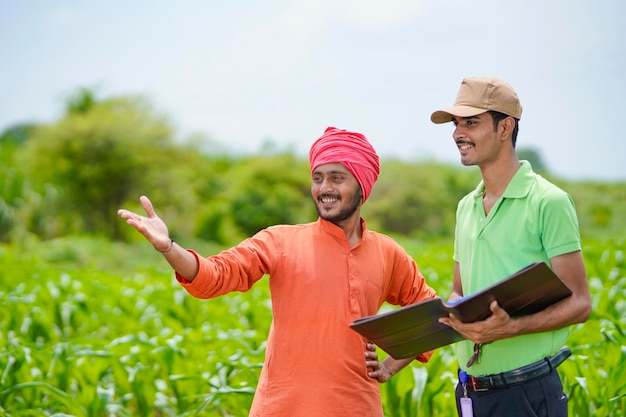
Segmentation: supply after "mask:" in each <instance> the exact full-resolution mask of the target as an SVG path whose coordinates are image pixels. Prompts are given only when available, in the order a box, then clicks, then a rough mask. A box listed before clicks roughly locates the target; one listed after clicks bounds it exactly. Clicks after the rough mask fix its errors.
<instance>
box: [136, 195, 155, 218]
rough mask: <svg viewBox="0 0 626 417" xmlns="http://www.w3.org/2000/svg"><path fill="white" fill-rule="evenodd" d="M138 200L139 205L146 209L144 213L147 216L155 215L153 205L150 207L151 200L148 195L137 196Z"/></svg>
mask: <svg viewBox="0 0 626 417" xmlns="http://www.w3.org/2000/svg"><path fill="white" fill-rule="evenodd" d="M139 201H141V205H142V206H143V209H144V210H145V211H146V214H147V215H148V217H149V218H152V217H155V216H156V213H155V212H154V207H152V202H151V201H150V199H149V198H148V197H146V196H145V195H142V196H141V197H139Z"/></svg>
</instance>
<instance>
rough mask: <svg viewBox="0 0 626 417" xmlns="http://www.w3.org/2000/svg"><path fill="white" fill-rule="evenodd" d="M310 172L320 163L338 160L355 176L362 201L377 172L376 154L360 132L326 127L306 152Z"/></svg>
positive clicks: (370, 190)
mask: <svg viewBox="0 0 626 417" xmlns="http://www.w3.org/2000/svg"><path fill="white" fill-rule="evenodd" d="M309 161H310V164H311V173H312V172H313V171H315V169H316V168H317V167H318V166H320V165H324V164H331V163H335V162H341V163H342V164H343V165H345V167H346V168H348V170H350V172H351V173H352V175H354V176H355V178H356V179H357V181H358V182H359V184H360V185H361V190H363V203H365V201H366V200H367V198H368V197H369V195H370V193H371V192H372V188H374V183H375V182H376V180H377V179H378V174H379V173H380V163H379V160H378V155H377V154H376V151H375V150H374V148H373V147H372V145H371V144H370V143H369V142H368V141H367V139H366V138H365V136H363V135H362V134H360V133H355V132H348V131H346V130H341V129H337V128H336V127H329V128H327V129H326V130H325V131H324V134H323V135H322V137H320V138H319V139H318V140H316V141H315V143H313V145H312V146H311V150H310V151H309Z"/></svg>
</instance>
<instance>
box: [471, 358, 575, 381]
mask: <svg viewBox="0 0 626 417" xmlns="http://www.w3.org/2000/svg"><path fill="white" fill-rule="evenodd" d="M571 354H572V351H571V350H570V349H569V348H563V349H561V350H560V351H559V353H557V354H556V355H554V356H550V357H547V358H545V359H543V360H540V361H538V362H535V363H531V364H530V365H526V366H522V367H521V368H517V369H514V370H512V371H508V372H502V373H500V374H493V375H487V376H471V375H468V376H467V385H469V386H470V387H472V389H473V390H474V391H489V390H493V389H499V388H506V387H509V386H511V385H517V384H521V383H524V382H528V381H532V380H533V379H537V378H541V377H543V376H546V375H548V374H549V373H550V372H552V371H553V370H554V369H555V368H556V367H557V366H559V365H560V364H561V363H563V361H565V359H567V358H568V357H569V356H570V355H571Z"/></svg>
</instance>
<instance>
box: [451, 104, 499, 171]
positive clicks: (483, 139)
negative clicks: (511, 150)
mask: <svg viewBox="0 0 626 417" xmlns="http://www.w3.org/2000/svg"><path fill="white" fill-rule="evenodd" d="M452 122H453V123H454V125H455V129H454V133H453V135H452V137H453V138H454V141H455V142H456V145H457V147H458V148H459V152H460V153H461V163H462V164H463V165H466V166H468V165H478V166H485V165H487V164H489V163H492V162H495V161H496V160H497V159H498V157H499V155H500V154H501V152H503V150H504V149H505V144H506V143H510V142H511V141H510V140H508V142H507V138H506V137H505V136H504V133H505V132H506V130H505V129H503V125H504V124H503V123H502V122H500V123H499V124H498V128H497V129H494V126H493V118H492V116H491V115H490V114H489V113H482V114H479V115H477V116H471V117H458V116H454V117H453V119H452Z"/></svg>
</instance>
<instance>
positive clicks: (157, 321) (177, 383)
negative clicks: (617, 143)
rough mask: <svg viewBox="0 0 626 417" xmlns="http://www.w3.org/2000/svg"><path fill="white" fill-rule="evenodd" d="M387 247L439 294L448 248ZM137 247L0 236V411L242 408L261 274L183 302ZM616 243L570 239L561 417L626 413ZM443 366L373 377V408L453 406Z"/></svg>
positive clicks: (258, 348)
mask: <svg viewBox="0 0 626 417" xmlns="http://www.w3.org/2000/svg"><path fill="white" fill-rule="evenodd" d="M401 243H402V245H403V246H404V247H405V248H407V251H409V253H410V254H411V255H412V256H414V258H415V259H416V260H417V261H418V264H419V265H420V268H421V270H422V272H423V273H424V275H425V276H426V277H427V279H428V280H429V282H430V284H431V285H432V286H433V287H434V288H435V289H436V290H438V291H439V292H440V293H441V295H442V296H443V297H447V295H448V293H449V291H450V285H451V284H450V277H451V271H452V262H451V260H450V254H451V246H450V244H436V243H428V242H415V241H409V240H406V241H401ZM147 246H149V245H147V244H143V245H124V244H119V243H116V244H113V243H110V242H108V241H106V240H101V239H95V238H93V239H92V238H65V239H59V240H54V241H49V242H46V243H30V244H28V245H25V246H23V247H19V248H18V247H15V246H0V263H1V265H2V268H1V274H2V275H1V278H0V303H1V309H0V416H53V415H56V416H77V417H78V416H81V417H82V416H133V417H134V416H140V417H141V416H196V415H197V416H201V415H202V416H246V415H247V410H248V408H249V406H250V403H251V400H252V395H253V393H254V389H255V386H256V381H257V378H258V375H259V372H260V368H261V364H262V362H263V355H264V347H265V338H266V335H267V332H268V329H269V325H270V320H271V310H270V303H269V294H268V288H267V280H262V282H261V283H260V284H259V285H257V286H256V287H255V288H253V290H252V291H250V292H248V293H245V294H240V293H237V294H231V295H228V296H225V297H222V298H220V299H215V300H206V301H205V300H196V299H194V298H192V297H190V296H189V295H187V294H186V292H185V291H184V290H182V289H181V288H180V287H179V286H178V284H177V283H176V282H175V280H174V279H173V275H172V272H171V271H170V270H169V269H168V267H167V265H166V263H165V261H164V260H163V259H161V257H160V255H158V254H157V253H156V252H154V251H153V250H152V249H151V248H149V247H147ZM624 247H625V242H624V240H611V241H586V242H584V256H585V260H586V265H587V272H588V277H589V286H590V288H591V293H592V297H593V313H592V316H591V318H590V320H589V321H588V322H587V323H585V324H583V325H578V326H574V327H573V328H572V332H571V336H570V338H569V341H568V346H569V347H570V348H571V349H572V351H573V353H574V355H573V356H572V357H570V358H569V359H568V360H567V361H566V362H565V363H564V364H563V365H561V367H560V368H559V370H560V372H561V375H562V379H563V381H564V385H565V390H566V392H567V394H568V395H569V398H570V402H569V408H570V415H572V416H595V417H603V416H614V417H618V416H619V417H621V416H624V415H625V414H626V334H625V332H626V266H625V262H624ZM200 249H201V250H203V253H206V254H209V253H210V252H215V251H216V250H217V248H212V247H206V246H205V247H200ZM381 355H382V352H381ZM455 369H456V365H455V360H454V357H453V355H452V352H451V350H450V348H449V347H448V348H444V349H440V350H438V351H437V352H436V353H435V355H434V356H433V358H432V360H431V361H430V362H429V363H428V364H426V365H423V364H418V363H415V364H414V365H412V366H410V367H407V368H406V369H404V370H403V371H402V372H400V373H399V374H398V375H396V376H395V377H394V378H393V379H392V380H391V381H389V382H388V383H386V384H383V385H381V390H382V393H383V405H384V409H385V414H386V415H387V416H390V417H391V416H418V415H419V416H435V415H437V416H452V415H455V413H456V411H455V409H454V397H453V392H454V384H455Z"/></svg>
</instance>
